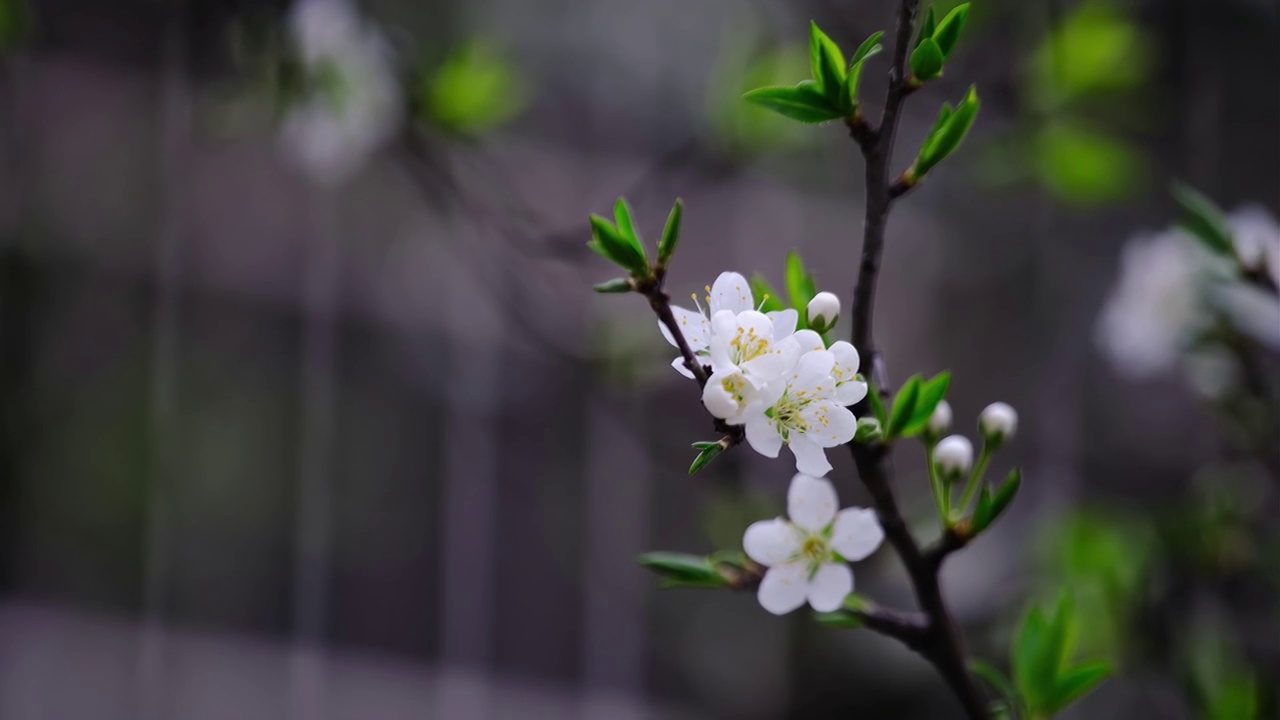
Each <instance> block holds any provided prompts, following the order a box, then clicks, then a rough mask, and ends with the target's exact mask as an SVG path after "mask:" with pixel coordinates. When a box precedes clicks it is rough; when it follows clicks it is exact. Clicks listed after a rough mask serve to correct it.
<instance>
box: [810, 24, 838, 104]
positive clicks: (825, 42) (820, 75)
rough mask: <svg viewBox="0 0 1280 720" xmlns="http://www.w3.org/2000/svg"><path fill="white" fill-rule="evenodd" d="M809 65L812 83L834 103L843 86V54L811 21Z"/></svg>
mask: <svg viewBox="0 0 1280 720" xmlns="http://www.w3.org/2000/svg"><path fill="white" fill-rule="evenodd" d="M809 63H810V66H811V67H810V69H811V71H812V72H813V81H814V82H816V83H817V84H818V89H819V90H820V91H821V92H822V94H823V95H824V96H825V97H826V98H827V100H829V101H830V102H833V103H834V102H835V101H836V99H837V98H838V97H839V94H840V88H841V86H842V85H843V84H844V68H845V65H844V54H843V53H841V52H840V46H839V45H836V44H835V41H833V40H832V39H831V38H829V37H827V34H826V33H824V32H822V29H821V28H819V27H818V23H816V22H813V21H812V20H810V21H809Z"/></svg>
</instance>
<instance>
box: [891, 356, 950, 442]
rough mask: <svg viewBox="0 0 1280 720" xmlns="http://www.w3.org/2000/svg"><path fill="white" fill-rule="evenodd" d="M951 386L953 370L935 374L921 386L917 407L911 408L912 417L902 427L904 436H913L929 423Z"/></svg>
mask: <svg viewBox="0 0 1280 720" xmlns="http://www.w3.org/2000/svg"><path fill="white" fill-rule="evenodd" d="M950 386H951V372H950V371H949V370H943V371H942V372H940V373H938V374H937V375H934V376H933V377H932V378H931V379H930V380H929V381H928V382H926V383H924V384H923V385H921V386H920V396H919V398H917V399H916V404H915V407H913V408H912V409H911V419H910V420H909V421H908V422H907V425H906V427H904V428H903V429H902V436H903V437H911V436H912V435H915V434H916V433H919V432H920V431H921V430H924V428H925V426H926V425H928V424H929V416H930V415H933V411H934V409H935V408H937V407H938V403H939V402H942V399H943V398H944V397H946V396H947V388H949V387H950Z"/></svg>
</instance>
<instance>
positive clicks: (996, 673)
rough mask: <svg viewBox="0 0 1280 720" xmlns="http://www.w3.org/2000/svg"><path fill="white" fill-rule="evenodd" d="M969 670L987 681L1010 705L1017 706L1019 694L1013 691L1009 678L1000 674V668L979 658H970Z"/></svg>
mask: <svg viewBox="0 0 1280 720" xmlns="http://www.w3.org/2000/svg"><path fill="white" fill-rule="evenodd" d="M969 670H970V672H972V673H973V674H974V675H977V676H978V677H980V678H982V679H983V680H986V681H987V684H988V685H990V686H991V687H992V688H994V689H995V691H996V692H997V693H999V694H1000V697H1001V698H1002V699H1004V700H1005V702H1007V703H1009V704H1010V705H1017V703H1018V692H1017V691H1016V690H1014V689H1013V683H1011V682H1009V678H1007V677H1005V674H1004V673H1002V672H1000V668H997V667H996V666H995V665H992V664H991V663H989V662H987V661H986V660H982V659H979V658H969Z"/></svg>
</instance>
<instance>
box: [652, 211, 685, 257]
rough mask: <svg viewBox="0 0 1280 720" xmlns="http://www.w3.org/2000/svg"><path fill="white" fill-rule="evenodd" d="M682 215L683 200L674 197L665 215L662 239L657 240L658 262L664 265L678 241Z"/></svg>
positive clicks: (673, 252) (673, 251)
mask: <svg viewBox="0 0 1280 720" xmlns="http://www.w3.org/2000/svg"><path fill="white" fill-rule="evenodd" d="M683 217H684V201H682V200H681V199H680V198H676V203H675V205H672V206H671V213H670V214H669V215H667V224H666V225H664V226H663V228H662V239H661V240H659V241H658V264H659V265H662V266H665V265H666V264H667V261H668V260H670V259H671V256H672V255H673V254H675V251H676V243H678V242H680V221H681V219H682V218H683Z"/></svg>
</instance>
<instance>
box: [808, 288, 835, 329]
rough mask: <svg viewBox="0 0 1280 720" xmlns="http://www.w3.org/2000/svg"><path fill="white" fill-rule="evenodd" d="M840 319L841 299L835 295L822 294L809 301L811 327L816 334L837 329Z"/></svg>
mask: <svg viewBox="0 0 1280 720" xmlns="http://www.w3.org/2000/svg"><path fill="white" fill-rule="evenodd" d="M839 317H840V298H838V297H836V296H835V294H834V293H829V292H820V293H818V294H817V295H814V296H813V299H812V300H810V301H809V308H808V318H809V327H811V328H813V329H814V331H816V332H820V333H821V332H826V331H828V330H830V329H831V328H832V327H835V324H836V320H837V319H839Z"/></svg>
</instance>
